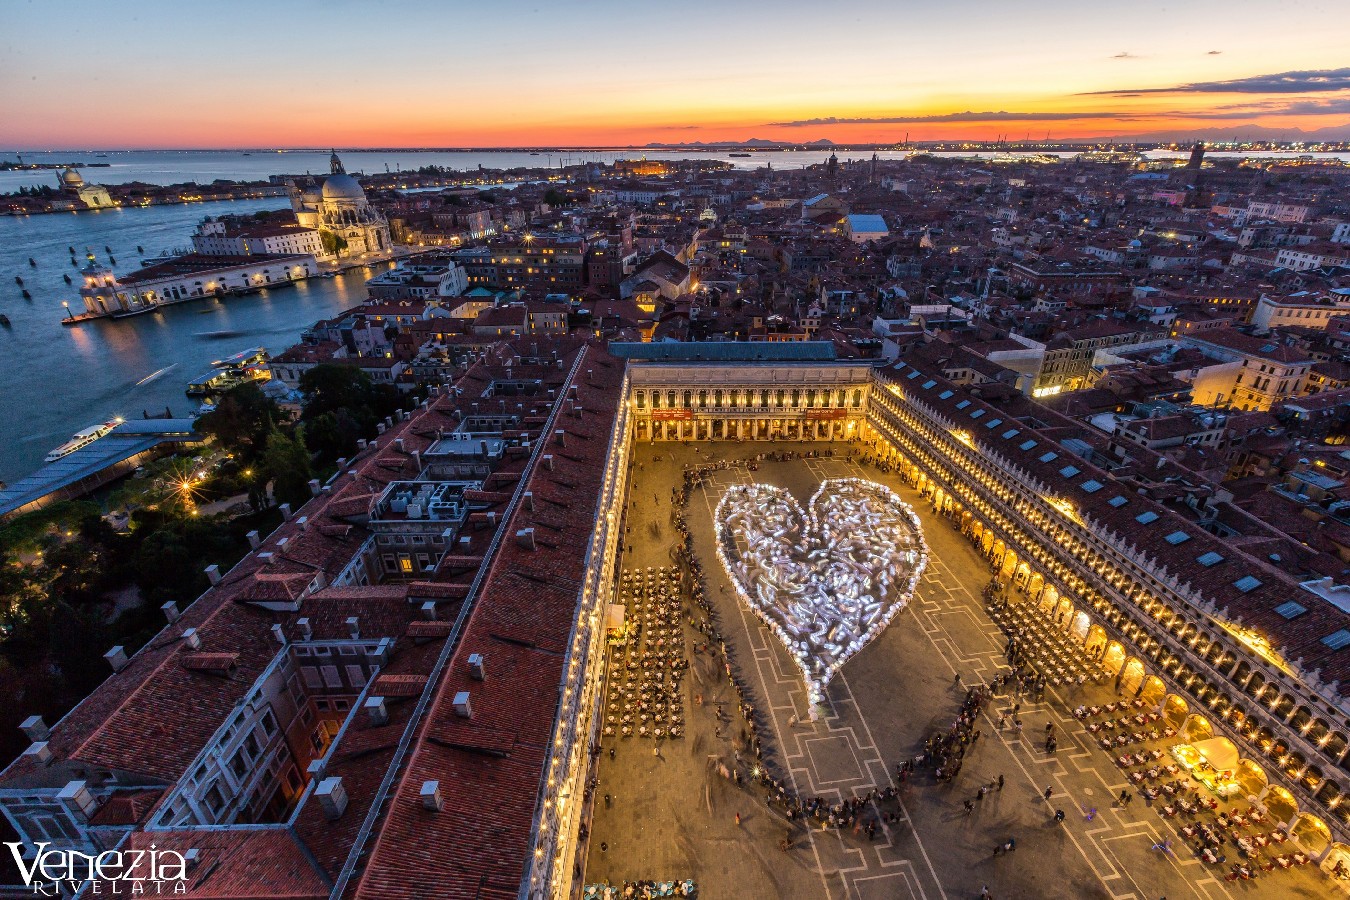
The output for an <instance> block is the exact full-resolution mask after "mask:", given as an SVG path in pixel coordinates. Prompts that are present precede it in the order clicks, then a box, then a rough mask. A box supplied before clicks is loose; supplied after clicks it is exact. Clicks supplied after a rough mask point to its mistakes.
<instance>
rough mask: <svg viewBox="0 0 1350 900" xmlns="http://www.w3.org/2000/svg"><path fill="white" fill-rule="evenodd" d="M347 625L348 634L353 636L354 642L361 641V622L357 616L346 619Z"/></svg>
mask: <svg viewBox="0 0 1350 900" xmlns="http://www.w3.org/2000/svg"><path fill="white" fill-rule="evenodd" d="M346 623H347V633H348V634H350V635H351V636H352V640H354V641H359V640H361V620H360V619H359V618H358V617H356V616H348V617H347V618H346Z"/></svg>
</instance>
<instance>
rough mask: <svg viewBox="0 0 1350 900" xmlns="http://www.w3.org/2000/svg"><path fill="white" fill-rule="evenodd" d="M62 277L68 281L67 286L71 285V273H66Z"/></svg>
mask: <svg viewBox="0 0 1350 900" xmlns="http://www.w3.org/2000/svg"><path fill="white" fill-rule="evenodd" d="M62 277H63V278H65V279H66V284H70V273H69V272H67V273H66V274H65V275H63V276H62Z"/></svg>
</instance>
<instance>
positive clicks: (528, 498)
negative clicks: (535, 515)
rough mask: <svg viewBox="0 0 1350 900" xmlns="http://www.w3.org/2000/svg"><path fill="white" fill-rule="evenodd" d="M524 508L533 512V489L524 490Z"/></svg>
mask: <svg viewBox="0 0 1350 900" xmlns="http://www.w3.org/2000/svg"><path fill="white" fill-rule="evenodd" d="M525 508H526V509H528V510H529V511H530V512H534V491H526V492H525Z"/></svg>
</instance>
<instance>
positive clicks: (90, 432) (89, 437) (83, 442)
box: [43, 417, 123, 462]
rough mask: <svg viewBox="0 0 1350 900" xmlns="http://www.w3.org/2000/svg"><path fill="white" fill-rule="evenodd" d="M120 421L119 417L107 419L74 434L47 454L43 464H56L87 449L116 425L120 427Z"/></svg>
mask: <svg viewBox="0 0 1350 900" xmlns="http://www.w3.org/2000/svg"><path fill="white" fill-rule="evenodd" d="M122 421H123V420H122V418H121V417H118V418H116V419H109V420H108V421H106V422H104V423H103V424H102V425H95V426H93V427H92V428H86V429H84V430H83V431H77V432H75V434H73V435H72V436H71V438H70V440H68V441H66V442H65V443H64V444H62V445H61V446H59V447H57V448H56V449H55V450H53V451H52V452H51V453H48V454H47V457H46V459H44V460H43V462H56V461H57V460H58V459H60V458H61V457H63V456H69V455H70V454H72V453H74V452H75V451H76V450H79V449H81V448H83V447H88V446H89V445H90V444H92V443H93V442H94V441H96V440H98V439H99V438H101V437H103V436H104V435H105V434H107V433H108V432H110V431H112V430H113V429H114V428H116V427H117V426H118V425H121V424H122Z"/></svg>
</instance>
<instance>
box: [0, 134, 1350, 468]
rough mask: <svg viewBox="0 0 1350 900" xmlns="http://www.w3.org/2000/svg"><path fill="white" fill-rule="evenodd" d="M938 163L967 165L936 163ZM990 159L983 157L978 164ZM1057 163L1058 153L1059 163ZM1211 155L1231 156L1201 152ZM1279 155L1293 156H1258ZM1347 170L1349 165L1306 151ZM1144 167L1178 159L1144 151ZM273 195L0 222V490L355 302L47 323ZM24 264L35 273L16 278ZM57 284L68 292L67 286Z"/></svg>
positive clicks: (186, 165) (371, 162)
mask: <svg viewBox="0 0 1350 900" xmlns="http://www.w3.org/2000/svg"><path fill="white" fill-rule="evenodd" d="M830 152H831V151H829V150H810V151H790V152H755V153H754V154H753V155H752V156H750V157H736V158H732V157H729V156H727V155H726V153H725V152H716V153H714V152H700V151H652V150H643V149H641V148H635V149H628V150H624V149H616V150H605V151H594V150H589V151H576V150H573V151H567V150H541V151H539V152H537V153H531V152H530V151H524V150H522V151H456V152H436V151H362V152H343V154H342V159H343V162H344V163H345V164H346V166H347V169H348V171H351V172H363V171H364V172H370V173H374V172H383V171H385V170H386V168H387V169H389V170H397V169H400V168H402V169H415V168H417V167H419V166H426V165H438V166H447V167H451V168H454V169H457V170H460V171H464V172H476V170H477V169H478V168H479V167H480V166H481V167H483V168H485V169H509V168H516V167H522V166H535V167H557V166H559V165H562V164H571V165H574V164H578V163H581V162H583V161H586V162H606V163H611V162H613V161H614V160H615V159H616V158H621V159H622V158H633V157H638V156H646V157H647V158H649V159H722V160H726V161H727V162H731V163H733V164H734V165H736V166H737V167H741V168H754V167H758V166H763V165H765V164H766V163H771V164H772V165H773V167H774V168H775V169H797V168H801V167H803V166H807V165H812V164H818V163H823V162H824V161H825V160H826V159H827V158H828V157H829V155H830ZM328 153H329V151H327V150H288V151H285V152H282V153H278V152H275V151H265V150H255V151H252V152H245V151H240V150H213V151H162V150H156V151H125V150H108V151H93V150H71V151H45V152H24V153H23V159H24V161H26V162H49V163H57V162H88V163H95V162H96V163H107V164H108V166H107V168H102V167H98V168H88V169H85V170H84V176H85V178H86V180H87V181H89V182H92V183H105V184H121V183H126V182H129V181H145V182H149V183H155V184H173V183H179V182H185V181H197V182H210V181H213V180H215V179H217V178H224V179H250V180H252V179H258V180H261V179H266V178H267V177H268V176H270V175H276V174H300V173H304V172H327V171H328ZM838 154H839V157H840V159H842V160H847V159H848V158H850V157H853V158H863V157H870V156H871V153H870V151H854V152H852V153H850V151H848V150H843V149H841V150H839V151H838ZM15 155H16V154H15V151H13V150H0V159H11V160H12V159H14V158H15ZM878 155H879V156H880V158H882V159H885V160H890V159H903V158H904V157H906V156H907V155H908V153H906V152H904V151H882V152H881V153H879V154H878ZM943 155H949V156H974V155H977V154H971V153H947V154H943ZM978 155H981V156H991V155H993V154H978ZM1064 155H1071V154H1064ZM1214 155H1216V156H1223V155H1233V154H1214ZM1261 155H1262V156H1290V155H1297V154H1274V153H1271V154H1261ZM1318 155H1319V156H1334V157H1337V158H1340V159H1343V160H1350V154H1318ZM1149 156H1151V157H1154V158H1176V157H1180V156H1184V154H1177V153H1168V152H1165V151H1157V152H1153V153H1150V154H1149ZM56 174H57V173H56V172H54V171H52V170H39V171H28V172H0V193H4V192H10V191H15V190H18V188H19V187H20V186H24V185H36V184H50V185H54V184H55V179H56ZM285 205H286V200H285V199H284V198H280V197H277V198H267V199H262V200H241V201H231V202H222V203H199V204H190V205H185V206H158V207H149V208H146V209H118V210H104V211H100V212H92V211H90V212H81V213H57V214H51V215H40V216H30V217H4V216H0V313H4V314H5V315H7V316H8V317H9V319H10V322H11V327H9V328H0V480H5V481H11V482H12V481H14V480H15V479H17V478H19V477H21V476H23V475H25V474H27V473H28V472H29V471H31V470H32V469H34V468H35V467H37V466H38V465H39V464H41V462H42V457H43V456H45V455H46V453H47V451H48V450H50V449H51V448H52V447H54V446H56V445H57V444H60V443H61V442H62V441H64V440H65V439H66V438H68V437H69V436H70V435H71V434H72V433H73V432H75V431H77V430H79V429H81V428H84V427H86V426H88V425H93V424H96V423H98V422H102V421H105V420H106V419H108V418H110V417H111V416H114V415H122V416H132V417H134V416H140V415H141V414H142V412H143V411H149V412H151V413H155V412H161V413H162V412H163V410H164V407H165V406H168V407H169V408H170V409H171V410H172V411H173V412H174V413H175V414H177V415H183V414H185V413H187V412H189V411H190V410H192V409H194V408H195V406H196V404H195V402H193V401H190V400H188V399H187V398H186V397H185V396H184V394H183V389H184V388H185V387H186V385H187V382H188V381H189V380H190V379H192V378H194V377H195V376H197V375H200V374H202V373H204V372H205V371H206V370H207V369H208V368H210V363H211V361H212V360H214V359H219V358H221V357H223V356H229V355H231V354H233V353H236V352H238V351H240V350H243V349H245V348H247V347H252V346H259V345H261V346H265V347H267V348H268V349H269V350H272V351H274V352H275V351H279V350H282V349H284V348H286V347H288V346H290V345H291V344H293V343H295V341H296V340H297V339H298V338H299V334H300V332H301V331H302V330H303V329H304V328H305V327H307V326H308V325H310V324H312V323H313V322H314V321H315V320H317V319H320V318H323V317H325V316H329V315H332V314H334V313H337V312H339V311H341V310H343V309H347V308H350V307H352V306H354V305H356V304H358V303H359V302H360V301H361V299H362V298H363V296H364V290H363V285H364V281H365V279H366V278H367V277H369V276H370V275H371V274H372V273H371V272H368V271H362V270H357V271H354V272H351V273H349V274H347V275H343V276H339V277H337V278H329V279H315V280H313V281H310V282H306V283H303V284H300V285H296V286H291V287H284V288H279V289H273V290H268V291H264V292H262V293H260V294H254V295H250V296H246V297H237V298H231V299H229V300H226V301H224V302H217V301H215V300H201V301H192V302H188V303H184V304H181V305H178V306H174V307H170V308H168V309H164V310H161V311H159V312H156V313H152V314H149V315H145V316H137V317H135V318H132V319H124V320H121V321H102V322H91V323H86V324H84V325H81V326H77V327H73V328H68V327H64V326H62V325H61V323H60V320H61V317H62V313H63V307H62V306H61V302H62V301H63V300H68V301H70V303H71V308H72V309H75V310H76V311H79V310H80V309H81V308H82V306H81V303H80V301H79V296H78V294H77V292H76V291H77V287H78V278H76V276H77V275H78V269H77V268H76V267H73V266H71V264H70V255H69V253H68V252H67V248H68V247H72V246H73V247H74V248H75V250H76V252H77V256H78V261H79V262H80V264H81V265H83V263H84V252H85V248H89V249H91V250H93V251H94V252H95V253H96V254H97V255H98V256H99V257H100V259H102V260H103V261H105V262H106V261H107V254H106V252H105V251H104V247H105V246H108V247H111V248H112V255H113V256H114V257H116V259H117V265H116V267H115V270H116V271H117V272H118V273H125V272H127V271H129V270H131V269H134V268H136V267H137V266H138V264H139V255H138V254H137V252H136V246H137V245H138V244H139V245H142V246H144V248H145V251H146V254H148V255H154V254H158V253H159V252H160V251H162V250H167V249H173V248H177V247H186V246H187V245H188V244H189V236H190V235H191V233H192V230H193V226H194V225H196V223H197V222H199V221H200V220H201V219H202V218H203V217H205V216H208V215H220V214H223V213H245V212H254V211H256V210H260V209H280V208H282V207H284V206H285ZM29 257H33V258H34V259H35V260H36V261H37V263H38V267H37V268H36V269H33V268H30V267H29V265H28V258H29ZM66 273H69V274H70V275H71V277H72V278H75V280H76V284H73V285H67V284H66V283H65V281H64V280H63V278H62V276H63V275H64V274H66ZM16 276H17V277H21V278H23V280H24V288H27V289H28V291H29V292H30V293H31V294H32V300H31V301H29V300H24V299H22V295H21V293H20V292H21V291H22V290H23V288H21V287H20V286H19V285H17V284H15V283H14V279H15V277H16Z"/></svg>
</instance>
